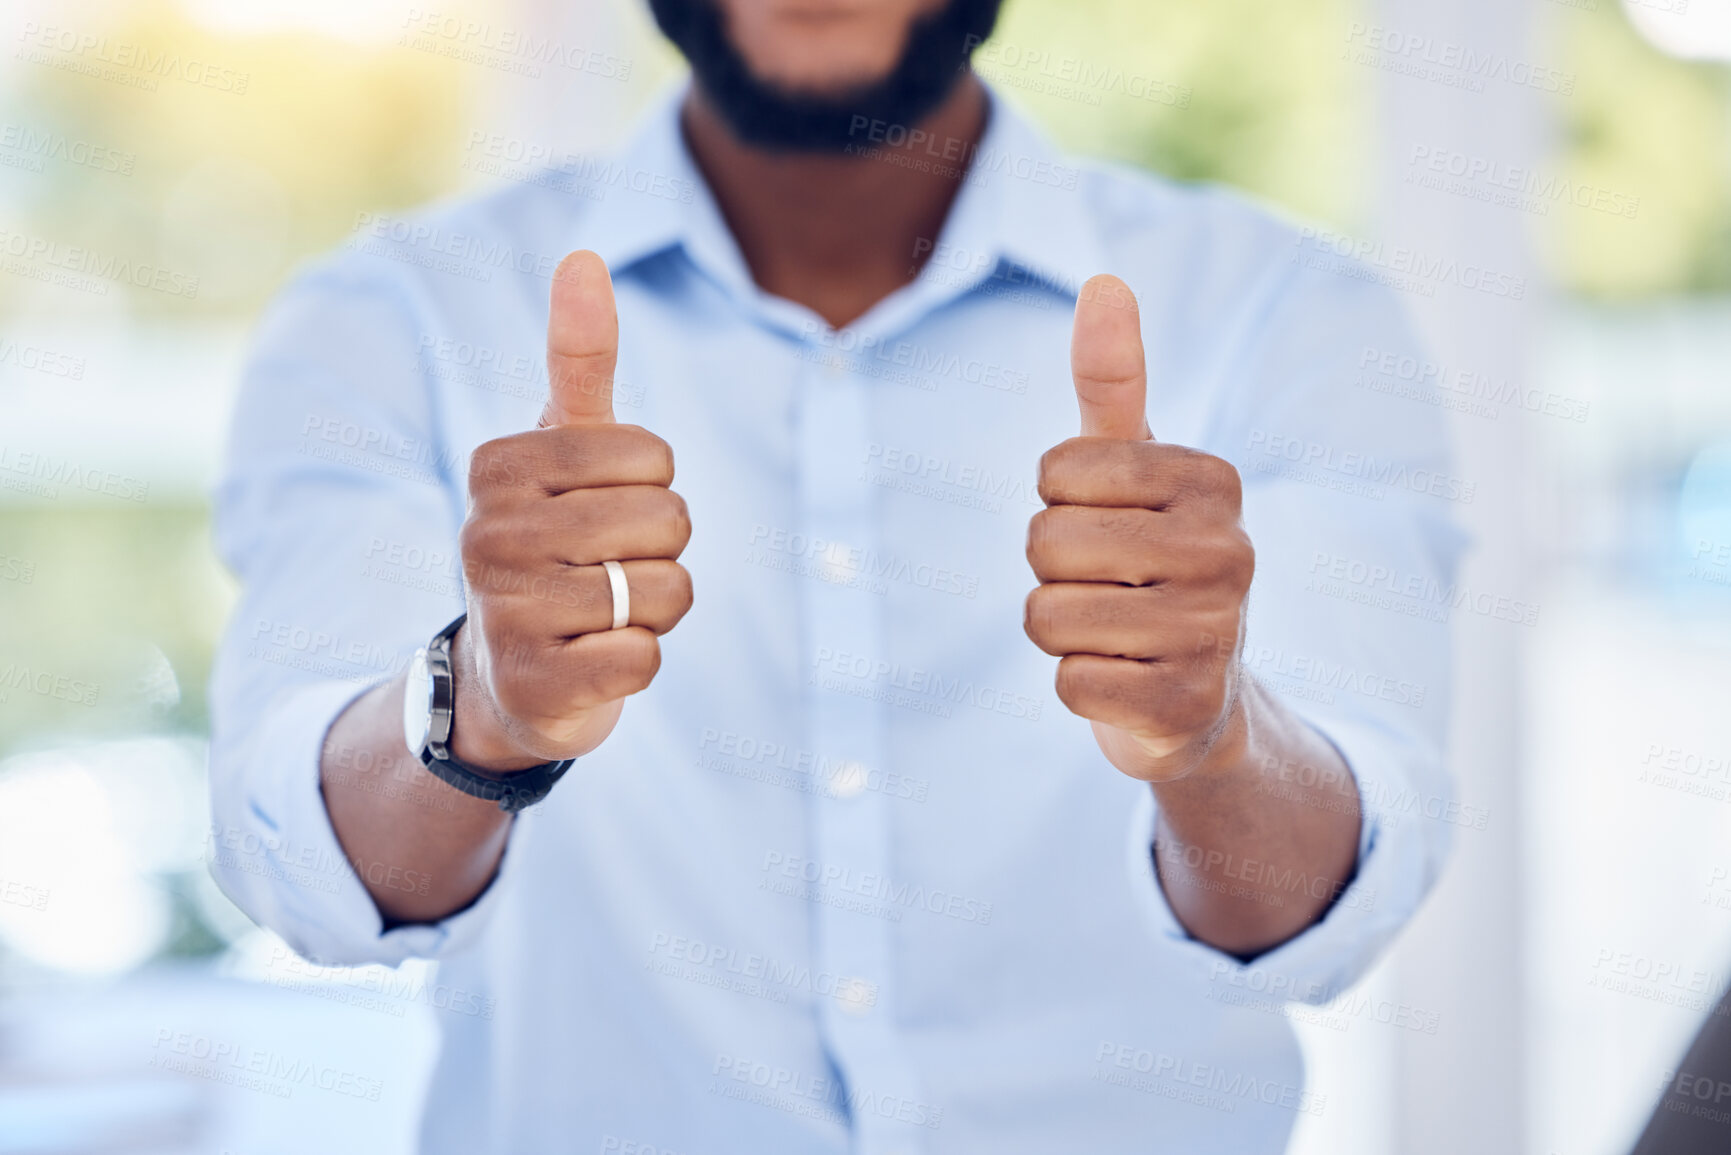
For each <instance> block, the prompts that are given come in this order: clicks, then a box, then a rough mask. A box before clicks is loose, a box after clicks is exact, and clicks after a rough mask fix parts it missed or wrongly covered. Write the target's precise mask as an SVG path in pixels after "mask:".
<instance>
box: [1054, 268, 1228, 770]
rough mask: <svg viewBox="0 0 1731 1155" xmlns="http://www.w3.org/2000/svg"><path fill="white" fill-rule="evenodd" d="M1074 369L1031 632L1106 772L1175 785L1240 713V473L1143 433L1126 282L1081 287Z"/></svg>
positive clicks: (1141, 382) (1138, 345)
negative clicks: (1075, 423)
mask: <svg viewBox="0 0 1731 1155" xmlns="http://www.w3.org/2000/svg"><path fill="white" fill-rule="evenodd" d="M1070 369H1071V374H1072V376H1073V377H1074V379H1075V384H1076V400H1077V401H1078V403H1079V404H1080V406H1081V410H1082V436H1080V437H1073V438H1071V439H1070V440H1068V441H1065V442H1061V443H1060V444H1058V445H1056V446H1054V447H1053V448H1052V449H1050V450H1048V451H1047V452H1046V454H1045V456H1044V457H1042V458H1041V459H1040V477H1039V491H1040V497H1041V498H1042V499H1043V500H1044V501H1045V503H1046V508H1045V509H1043V510H1041V511H1040V512H1039V513H1036V514H1035V515H1034V518H1033V521H1032V522H1031V524H1030V525H1029V526H1028V561H1029V563H1030V564H1032V566H1033V567H1034V575H1035V576H1036V577H1037V578H1039V579H1040V585H1039V587H1038V588H1036V589H1035V590H1034V592H1033V593H1031V594H1029V595H1028V603H1027V612H1026V621H1025V627H1026V629H1027V632H1028V636H1029V637H1030V638H1032V639H1033V640H1034V643H1035V644H1036V645H1038V646H1039V647H1040V648H1041V649H1042V650H1045V651H1046V652H1047V653H1048V654H1053V655H1056V656H1058V657H1059V658H1061V659H1062V660H1061V661H1060V662H1059V663H1058V685H1057V691H1058V697H1059V698H1060V699H1061V700H1062V701H1063V703H1064V705H1066V706H1068V707H1069V708H1070V709H1071V710H1072V711H1073V712H1074V713H1076V714H1079V715H1080V716H1082V717H1084V718H1087V719H1089V720H1090V721H1092V722H1093V724H1094V736H1095V738H1096V739H1097V740H1098V741H1099V743H1100V749H1101V750H1102V751H1103V752H1104V753H1105V755H1106V757H1107V759H1108V760H1110V761H1111V763H1112V764H1113V765H1114V766H1116V767H1117V768H1118V769H1119V770H1122V771H1123V772H1124V773H1125V774H1128V775H1130V776H1131V777H1132V778H1139V779H1142V780H1145V781H1149V782H1165V781H1172V780H1174V779H1178V778H1182V777H1183V776H1184V775H1186V774H1187V773H1189V772H1190V771H1191V770H1193V769H1195V768H1196V766H1198V765H1199V764H1200V763H1201V761H1202V760H1203V759H1204V758H1205V757H1206V756H1207V755H1208V754H1209V752H1210V751H1211V750H1212V749H1213V747H1214V746H1215V744H1216V742H1217V741H1219V740H1220V739H1221V737H1222V736H1223V735H1225V734H1226V733H1227V732H1228V731H1229V729H1230V728H1231V726H1232V723H1233V721H1234V716H1235V712H1236V711H1237V709H1238V690H1239V672H1238V669H1239V668H1238V653H1239V647H1240V644H1241V640H1242V633H1243V627H1244V602H1245V595H1246V594H1247V593H1248V591H1249V589H1250V578H1251V575H1252V573H1253V572H1254V571H1255V568H1256V554H1255V551H1254V550H1253V549H1252V548H1251V545H1250V539H1249V537H1247V536H1246V535H1245V532H1244V527H1243V526H1242V525H1241V524H1240V522H1239V507H1240V497H1241V494H1240V488H1239V479H1238V471H1237V470H1236V469H1234V468H1233V467H1232V465H1230V464H1229V463H1228V462H1225V461H1223V460H1221V459H1220V458H1218V457H1213V456H1210V455H1209V454H1206V453H1201V452H1198V451H1197V450H1194V449H1186V448H1184V447H1183V446H1181V445H1164V444H1161V443H1160V442H1158V441H1155V440H1154V438H1153V436H1152V435H1151V434H1150V432H1149V430H1148V422H1147V417H1146V412H1147V408H1146V400H1147V391H1148V378H1147V371H1146V367H1145V363H1144V359H1143V353H1142V330H1141V321H1140V317H1139V315H1138V313H1137V310H1136V298H1135V296H1134V295H1133V294H1132V293H1131V292H1130V289H1129V287H1128V286H1126V285H1125V284H1124V282H1122V281H1120V280H1119V279H1118V278H1116V277H1111V276H1100V277H1094V278H1093V279H1091V280H1090V281H1089V282H1088V283H1087V284H1086V285H1084V286H1083V288H1082V293H1081V297H1080V300H1079V301H1078V303H1077V305H1076V323H1075V329H1074V331H1073V333H1072V335H1071V341H1070Z"/></svg>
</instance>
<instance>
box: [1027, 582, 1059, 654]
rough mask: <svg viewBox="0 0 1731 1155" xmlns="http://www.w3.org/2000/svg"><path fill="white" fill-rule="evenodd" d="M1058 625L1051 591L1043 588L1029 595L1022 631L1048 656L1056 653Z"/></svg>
mask: <svg viewBox="0 0 1731 1155" xmlns="http://www.w3.org/2000/svg"><path fill="white" fill-rule="evenodd" d="M1056 624H1057V623H1056V621H1055V620H1054V610H1053V606H1052V596H1051V591H1050V590H1048V589H1047V588H1046V587H1044V586H1041V587H1039V588H1037V589H1035V590H1034V591H1033V592H1031V593H1030V594H1028V599H1027V601H1026V602H1024V603H1023V604H1022V631H1023V632H1024V633H1026V634H1027V635H1028V640H1029V641H1031V642H1033V643H1034V644H1035V645H1036V646H1038V647H1040V648H1041V649H1042V650H1045V651H1046V652H1047V653H1048V654H1053V653H1056V652H1057V651H1055V650H1054V649H1052V643H1053V640H1054V636H1055V632H1056V631H1055V626H1056Z"/></svg>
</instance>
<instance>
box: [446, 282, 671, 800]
mask: <svg viewBox="0 0 1731 1155" xmlns="http://www.w3.org/2000/svg"><path fill="white" fill-rule="evenodd" d="M618 353H619V316H618V311H617V309H616V308H615V306H614V303H613V285H612V281H611V280H610V278H609V277H608V275H607V266H606V264H605V263H603V261H602V260H601V258H600V257H598V256H596V255H595V254H594V253H592V252H588V251H587V250H584V251H581V252H575V253H572V254H570V255H569V256H567V257H566V258H565V259H564V260H563V261H561V262H560V264H559V268H558V270H557V271H556V272H555V273H554V274H553V299H552V310H551V315H550V317H549V319H548V324H547V374H548V378H549V393H548V398H547V406H546V408H545V410H543V412H542V414H541V422H540V425H541V427H540V428H538V429H533V430H530V431H529V432H526V433H518V434H515V435H513V436H510V437H501V438H499V439H498V440H496V441H489V442H487V443H486V444H484V445H482V446H480V447H479V448H477V449H476V450H475V452H474V455H473V456H472V457H471V458H470V467H469V517H468V520H467V521H466V522H464V524H463V531H462V537H461V543H460V544H461V549H462V558H463V575H464V577H465V579H466V581H467V585H468V591H469V618H468V621H467V622H465V623H464V624H463V627H462V629H461V630H460V631H458V634H457V638H456V644H455V646H454V650H453V666H454V676H455V682H456V692H457V703H456V717H455V719H454V722H453V726H452V735H451V736H452V746H453V752H454V753H455V754H456V756H457V757H458V758H460V759H462V760H463V761H465V762H469V763H471V764H473V765H477V766H480V767H482V768H486V769H495V770H501V771H504V770H514V769H522V768H526V767H529V766H533V765H535V764H537V763H540V762H548V761H553V760H556V759H560V758H575V757H578V756H579V755H582V754H586V753H588V752H589V751H590V750H593V749H594V748H595V747H596V746H598V745H599V744H600V743H601V741H602V740H603V739H605V738H606V737H607V735H608V734H609V733H611V732H612V730H613V726H614V723H616V722H617V721H618V719H619V712H620V709H621V707H622V705H623V700H624V698H625V697H626V695H628V694H634V693H636V692H637V691H639V690H641V689H643V688H644V687H645V686H647V685H649V682H650V680H651V679H652V678H654V677H655V672H656V670H657V669H659V668H660V666H661V647H660V643H659V642H658V641H657V640H656V638H657V636H658V635H660V634H664V633H666V632H667V631H668V630H670V629H672V628H673V627H674V625H675V624H677V623H678V621H679V619H680V618H682V617H684V616H685V612H686V611H687V610H689V609H690V608H691V575H690V574H688V573H687V572H686V571H685V567H684V566H681V565H680V564H679V563H678V562H677V561H676V560H675V559H676V558H678V557H679V554H680V552H681V551H682V550H684V548H685V543H686V542H687V540H689V539H690V537H691V519H690V516H689V515H688V513H687V511H686V508H685V502H684V500H683V499H681V498H680V497H679V495H678V494H676V493H674V492H673V491H672V490H671V489H669V488H668V487H669V486H670V485H671V484H672V482H673V451H672V449H670V448H669V447H668V445H667V442H665V441H663V440H662V439H661V438H659V437H657V436H655V434H653V433H650V432H649V431H648V430H646V429H644V428H642V427H641V426H637V425H620V424H618V423H617V422H616V421H615V420H614V418H613V373H614V366H615V363H616V361H617V359H618ZM609 560H612V561H619V562H621V563H622V565H623V567H624V570H625V577H626V581H627V582H628V583H629V585H630V594H631V597H630V603H631V606H630V608H631V617H630V623H629V624H628V625H626V626H625V627H623V628H621V629H617V630H615V629H612V628H611V626H612V622H613V597H612V592H611V586H610V585H609V583H608V579H607V571H606V570H605V569H604V568H603V567H602V565H601V563H602V562H604V561H609Z"/></svg>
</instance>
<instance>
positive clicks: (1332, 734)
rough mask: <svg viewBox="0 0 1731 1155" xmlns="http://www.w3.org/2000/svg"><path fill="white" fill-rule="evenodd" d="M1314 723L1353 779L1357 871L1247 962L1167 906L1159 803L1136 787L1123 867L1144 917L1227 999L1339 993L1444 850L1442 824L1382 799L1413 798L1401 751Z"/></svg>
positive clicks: (1312, 998)
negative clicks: (1159, 868) (1318, 910)
mask: <svg viewBox="0 0 1731 1155" xmlns="http://www.w3.org/2000/svg"><path fill="white" fill-rule="evenodd" d="M1317 729H1318V730H1319V732H1321V733H1322V734H1323V735H1324V736H1325V737H1326V738H1328V740H1329V741H1330V742H1332V743H1333V744H1334V746H1335V748H1336V749H1337V750H1339V752H1340V754H1341V757H1342V758H1343V759H1344V760H1345V761H1346V764H1347V765H1348V766H1349V767H1350V768H1351V769H1352V771H1353V775H1354V777H1355V779H1356V780H1357V782H1358V789H1359V804H1360V811H1361V814H1362V818H1361V821H1360V829H1359V849H1358V869H1357V872H1356V873H1355V875H1354V877H1353V880H1352V882H1351V884H1350V885H1348V886H1347V887H1346V888H1345V889H1344V890H1342V891H1341V892H1340V894H1339V896H1338V897H1337V898H1336V899H1335V900H1334V904H1333V906H1331V907H1330V908H1329V910H1328V912H1327V913H1326V914H1325V915H1324V916H1323V917H1322V918H1321V919H1320V920H1319V921H1317V922H1315V923H1313V924H1311V925H1310V926H1309V927H1307V928H1306V929H1305V930H1303V931H1301V932H1300V933H1299V934H1297V935H1296V936H1294V937H1293V938H1291V939H1288V940H1287V941H1286V942H1284V943H1282V944H1281V945H1279V946H1277V947H1275V948H1273V949H1272V950H1269V951H1267V952H1266V953H1264V954H1261V955H1258V956H1257V957H1256V958H1254V959H1252V960H1251V961H1250V962H1248V963H1244V962H1240V961H1239V960H1238V959H1236V958H1234V957H1233V956H1231V955H1228V954H1226V953H1224V952H1223V951H1220V950H1217V949H1215V948H1214V947H1211V946H1209V945H1208V944H1206V943H1204V942H1201V941H1200V940H1198V939H1195V938H1192V937H1191V936H1190V934H1189V932H1187V931H1186V930H1185V929H1184V927H1183V925H1182V924H1181V923H1180V922H1179V921H1178V917H1177V915H1175V914H1174V913H1173V911H1172V906H1171V904H1170V903H1169V902H1168V900H1167V898H1166V891H1165V889H1164V888H1163V887H1162V886H1161V885H1160V879H1159V876H1158V875H1157V874H1156V872H1155V867H1154V855H1153V847H1154V834H1155V829H1156V823H1157V820H1158V816H1159V811H1158V807H1157V804H1156V802H1155V798H1154V791H1153V790H1152V789H1145V790H1142V791H1140V800H1139V801H1138V803H1137V804H1136V806H1135V807H1134V810H1133V813H1132V815H1131V822H1130V831H1129V835H1130V837H1129V843H1128V866H1129V870H1130V875H1131V882H1132V885H1133V886H1134V888H1135V891H1136V894H1137V896H1138V899H1139V905H1140V906H1141V908H1142V910H1143V913H1144V916H1145V919H1146V920H1147V922H1148V923H1149V925H1150V926H1151V929H1152V930H1153V932H1154V934H1155V935H1156V937H1157V938H1158V939H1159V940H1160V942H1161V944H1162V945H1163V946H1166V947H1168V948H1170V949H1173V950H1176V951H1178V952H1180V953H1182V954H1187V955H1190V956H1191V957H1192V958H1193V960H1194V961H1195V962H1196V963H1198V964H1199V965H1203V966H1206V967H1207V968H1208V974H1209V981H1210V982H1211V983H1213V984H1219V986H1220V987H1221V989H1222V992H1223V994H1222V997H1223V998H1227V999H1228V1000H1229V1001H1230V999H1231V997H1232V996H1228V995H1225V994H1224V991H1225V990H1226V988H1241V989H1244V990H1248V991H1252V992H1254V993H1255V995H1256V996H1259V997H1261V998H1267V999H1276V1000H1285V1001H1298V1002H1305V1003H1313V1004H1321V1003H1326V1002H1329V1001H1330V1000H1332V999H1334V998H1335V997H1337V996H1338V995H1340V994H1341V993H1342V992H1344V991H1345V990H1346V989H1347V988H1349V987H1350V986H1352V984H1353V983H1355V982H1357V981H1358V980H1359V979H1360V978H1362V977H1363V976H1364V974H1365V972H1366V971H1368V970H1369V969H1370V967H1371V964H1372V963H1374V962H1375V961H1376V958H1377V955H1378V954H1380V953H1381V951H1382V950H1383V948H1384V947H1386V946H1387V945H1388V944H1389V942H1390V941H1392V940H1393V938H1394V936H1395V935H1396V934H1397V933H1398V932H1399V931H1400V928H1401V927H1402V926H1403V925H1405V923H1406V921H1407V920H1408V919H1409V918H1411V917H1412V914H1413V912H1414V911H1416V910H1417V909H1418V906H1419V903H1420V902H1421V901H1422V900H1423V899H1424V896H1425V894H1426V892H1427V891H1428V890H1429V889H1430V884H1431V881H1432V880H1433V879H1434V877H1435V875H1436V873H1437V867H1438V865H1439V864H1440V862H1441V859H1442V857H1443V855H1444V853H1445V852H1446V849H1447V844H1448V836H1447V832H1446V831H1447V828H1446V825H1445V824H1443V823H1438V822H1430V821H1425V820H1423V819H1422V818H1420V819H1417V820H1414V821H1402V819H1403V817H1405V816H1404V815H1401V814H1399V813H1395V812H1391V810H1390V809H1389V808H1388V806H1387V805H1386V802H1387V800H1388V799H1391V798H1393V799H1410V798H1413V797H1414V796H1415V795H1414V792H1413V789H1412V788H1411V786H1410V785H1409V784H1408V783H1407V777H1408V775H1407V774H1406V772H1405V770H1404V769H1403V767H1404V766H1405V765H1406V763H1407V761H1408V760H1410V758H1411V757H1412V755H1411V752H1410V750H1407V751H1405V752H1403V751H1402V749H1401V748H1400V746H1399V745H1398V744H1397V743H1395V742H1393V741H1391V740H1390V739H1388V738H1386V737H1384V736H1382V735H1380V734H1378V733H1377V732H1376V731H1374V730H1372V729H1370V728H1368V727H1363V726H1358V725H1353V724H1342V723H1335V722H1332V721H1330V722H1328V723H1325V724H1323V725H1320V726H1318V727H1317ZM1378 801H1381V802H1383V803H1385V804H1384V805H1377V804H1375V803H1377V802H1378ZM1318 881H1319V882H1320V880H1318ZM1328 885H1332V884H1328Z"/></svg>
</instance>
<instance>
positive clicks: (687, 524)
mask: <svg viewBox="0 0 1731 1155" xmlns="http://www.w3.org/2000/svg"><path fill="white" fill-rule="evenodd" d="M663 492H665V493H666V494H667V498H668V506H669V509H668V516H669V517H670V519H671V524H670V526H669V529H670V531H671V533H672V535H673V540H674V541H676V542H678V543H679V548H680V549H684V548H685V544H686V543H687V542H689V541H690V540H691V507H690V506H688V505H686V504H685V499H684V498H683V497H681V496H679V495H678V494H677V493H674V492H673V491H672V490H671V489H669V490H664V491H663Z"/></svg>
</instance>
